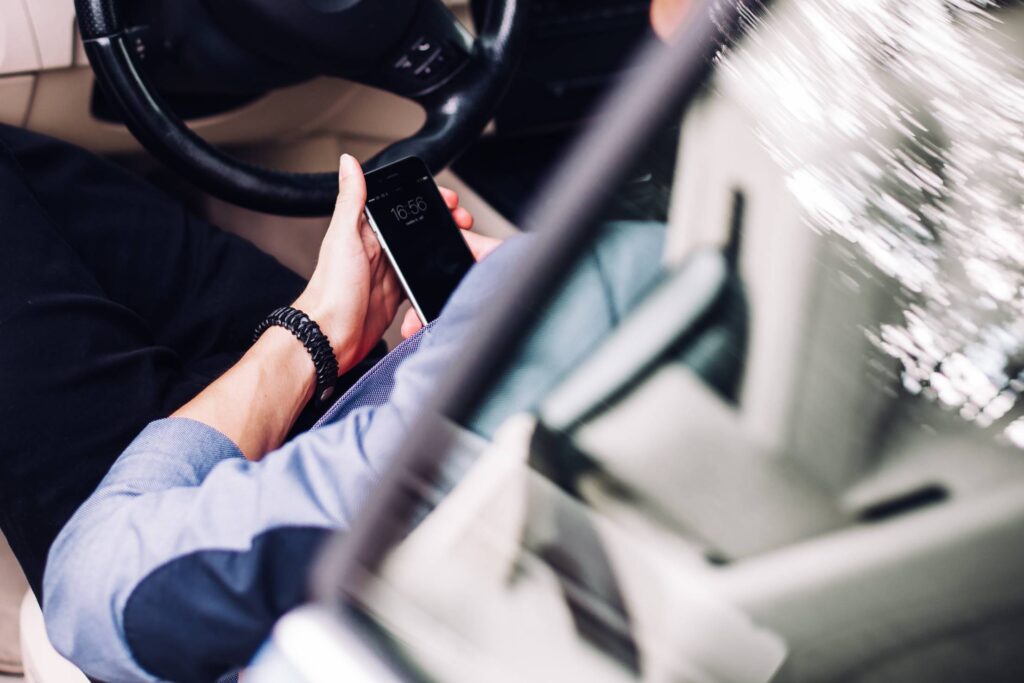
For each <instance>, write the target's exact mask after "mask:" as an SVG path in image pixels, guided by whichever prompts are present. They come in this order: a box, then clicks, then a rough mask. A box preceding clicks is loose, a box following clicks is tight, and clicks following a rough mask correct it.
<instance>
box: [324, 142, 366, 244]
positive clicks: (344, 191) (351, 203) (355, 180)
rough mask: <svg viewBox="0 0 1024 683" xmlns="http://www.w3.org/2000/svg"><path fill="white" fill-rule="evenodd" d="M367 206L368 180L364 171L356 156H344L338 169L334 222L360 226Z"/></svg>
mask: <svg viewBox="0 0 1024 683" xmlns="http://www.w3.org/2000/svg"><path fill="white" fill-rule="evenodd" d="M365 205H366V179H365V178H364V177H363V169H362V167H361V166H360V165H359V162H358V161H356V158H355V157H354V156H352V155H351V154H342V155H341V162H340V165H339V169H338V201H337V203H336V204H335V206H334V221H338V220H344V221H345V222H346V223H347V224H349V225H353V226H355V225H359V221H360V220H361V218H362V214H363V207H364V206H365ZM334 221H332V222H334Z"/></svg>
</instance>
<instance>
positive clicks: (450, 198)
mask: <svg viewBox="0 0 1024 683" xmlns="http://www.w3.org/2000/svg"><path fill="white" fill-rule="evenodd" d="M437 189H439V190H441V197H443V198H444V203H445V204H447V205H448V210H449V211H454V210H455V209H457V208H459V193H458V192H456V191H455V190H449V189H448V188H447V187H438V188H437Z"/></svg>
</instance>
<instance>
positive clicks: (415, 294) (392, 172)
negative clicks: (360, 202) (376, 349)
mask: <svg viewBox="0 0 1024 683" xmlns="http://www.w3.org/2000/svg"><path fill="white" fill-rule="evenodd" d="M366 190H367V194H366V197H367V200H366V213H367V215H368V216H369V218H370V222H371V224H372V225H373V227H374V230H375V231H376V233H377V237H378V238H379V239H380V241H381V243H382V244H383V245H384V249H385V251H387V253H388V256H389V258H390V259H391V264H392V265H393V266H394V268H395V270H396V271H397V273H398V277H399V279H400V280H401V281H402V285H403V287H404V288H405V291H406V294H408V295H409V298H410V299H411V300H412V303H413V306H414V307H415V308H416V312H417V313H418V314H419V316H420V318H421V319H422V320H423V322H425V323H428V322H430V321H432V320H434V319H435V318H437V316H438V315H440V313H441V309H442V308H444V305H445V303H446V302H447V301H448V297H450V296H451V295H452V292H454V291H455V288H456V287H457V286H458V284H459V282H460V281H461V280H462V278H463V277H464V276H465V275H466V272H467V271H469V269H470V268H471V267H472V266H473V255H472V254H471V253H470V251H469V247H467V246H466V241H465V240H464V239H463V238H462V234H461V232H460V231H459V228H458V226H457V225H455V221H454V220H453V219H452V216H451V213H450V212H449V211H448V207H447V206H446V205H445V203H444V198H443V197H441V193H440V191H439V190H438V189H437V185H435V184H434V179H433V177H432V176H431V175H430V171H429V170H428V169H427V166H426V164H424V163H423V162H422V161H421V160H419V159H417V158H415V157H409V158H407V159H402V160H401V161H396V162H395V163H393V164H389V165H387V166H385V167H383V168H379V169H377V170H376V171H371V172H370V173H367V174H366Z"/></svg>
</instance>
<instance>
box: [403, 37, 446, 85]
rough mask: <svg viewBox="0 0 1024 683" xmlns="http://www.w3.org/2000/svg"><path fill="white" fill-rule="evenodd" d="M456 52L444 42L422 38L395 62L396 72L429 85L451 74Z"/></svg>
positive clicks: (414, 42)
mask: <svg viewBox="0 0 1024 683" xmlns="http://www.w3.org/2000/svg"><path fill="white" fill-rule="evenodd" d="M454 62H455V50H453V49H452V48H451V46H449V45H446V44H445V43H443V42H438V41H435V40H433V39H431V38H428V37H427V36H420V37H419V38H417V39H416V40H415V41H413V43H412V45H410V46H409V48H408V49H407V50H406V51H405V52H404V53H403V54H402V56H401V57H399V58H398V60H396V61H395V71H398V72H399V73H401V74H402V75H404V76H411V77H412V78H413V79H415V80H416V81H417V83H418V84H419V85H421V86H422V85H429V84H431V83H433V82H435V81H439V80H441V79H442V78H443V77H444V76H446V75H448V74H449V73H450V72H451V68H450V67H451V65H452V64H453V63H454Z"/></svg>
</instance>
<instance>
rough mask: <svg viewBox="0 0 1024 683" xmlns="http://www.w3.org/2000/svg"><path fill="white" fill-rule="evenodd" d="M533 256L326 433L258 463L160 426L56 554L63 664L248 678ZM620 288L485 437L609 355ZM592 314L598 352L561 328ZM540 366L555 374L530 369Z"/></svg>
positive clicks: (174, 426) (602, 291) (343, 406)
mask: <svg viewBox="0 0 1024 683" xmlns="http://www.w3.org/2000/svg"><path fill="white" fill-rule="evenodd" d="M640 232H641V233H642V234H641V237H643V234H647V235H648V236H649V237H651V236H654V237H655V238H653V239H638V240H634V241H633V242H631V243H632V244H636V245H640V246H643V245H646V246H643V248H642V249H640V250H639V251H636V253H635V256H636V258H634V259H625V261H623V264H620V265H618V266H615V267H614V268H613V269H618V270H620V271H621V270H622V269H623V268H624V267H625V265H628V264H630V263H632V264H634V265H635V264H638V263H640V262H641V261H643V262H644V264H645V265H644V267H643V268H634V270H635V272H636V273H637V274H641V275H642V276H641V277H639V279H638V280H637V282H634V283H633V285H631V286H630V287H629V288H627V290H623V291H624V292H627V291H634V290H637V287H638V285H637V283H638V282H646V281H648V280H650V273H651V269H650V267H649V265H650V257H651V256H652V254H653V255H654V257H655V258H656V251H657V249H659V248H660V244H661V237H660V236H661V234H662V232H663V231H662V230H661V229H660V228H659V229H658V230H656V231H654V230H648V231H646V232H645V231H642V230H641V231H640ZM530 244H531V242H530V240H528V239H522V238H519V239H514V240H510V241H509V242H508V243H507V244H506V245H504V246H503V247H502V248H500V249H498V250H497V251H495V252H494V254H492V255H491V256H490V257H489V258H488V259H487V260H486V261H485V262H484V263H482V264H480V265H479V266H478V267H476V268H474V269H473V270H472V271H471V272H470V274H469V276H467V278H466V280H465V281H464V282H463V284H462V285H461V286H460V288H459V290H458V291H457V292H456V294H455V295H454V296H453V297H452V300H451V301H450V302H449V305H448V306H447V307H446V309H445V311H444V313H443V314H442V316H441V318H440V319H439V320H438V321H437V322H436V323H435V324H433V325H431V326H429V327H427V328H426V329H425V330H424V331H422V332H421V333H420V335H418V336H417V337H414V338H413V339H410V340H409V341H407V342H405V343H404V344H402V345H400V346H399V347H398V348H397V349H396V350H395V351H394V352H392V354H390V355H389V356H388V357H387V358H385V360H384V361H382V362H381V363H380V364H378V366H376V367H375V368H374V369H373V370H371V371H370V373H369V374H368V375H367V376H366V377H364V378H363V380H361V381H360V382H359V383H357V385H356V386H355V387H353V389H352V390H350V391H349V392H348V393H347V394H346V395H345V397H343V398H342V400H341V401H340V402H339V404H338V405H337V406H336V407H335V409H333V410H332V411H331V413H330V415H328V419H327V420H326V421H325V422H324V423H323V424H321V425H320V426H319V427H318V428H316V429H314V430H311V431H310V432H307V433H305V434H302V435H300V436H299V437H297V438H295V439H294V440H292V441H291V442H289V443H288V444H286V445H285V446H283V447H282V448H281V449H279V450H278V451H275V452H273V453H270V454H268V455H267V456H266V457H265V458H264V459H263V460H262V461H261V462H259V463H251V462H248V461H247V460H245V459H244V458H243V457H242V455H241V453H240V452H239V450H238V448H237V447H236V446H235V445H234V444H233V443H232V442H231V441H230V440H229V439H227V437H225V436H224V435H223V434H221V433H219V432H217V431H216V430H214V429H212V428H210V427H208V426H206V425H203V424H201V423H198V422H194V421H191V420H186V419H180V418H171V419H167V420H161V421H158V422H154V423H153V424H151V425H150V426H149V427H147V428H146V429H145V430H144V431H143V432H142V433H141V434H140V435H139V436H138V438H136V440H135V441H134V442H133V443H132V444H131V445H130V446H129V447H128V449H127V450H126V451H125V452H124V453H123V454H122V455H121V456H120V458H119V459H118V460H117V462H116V463H115V465H114V466H113V468H112V469H111V471H110V472H109V473H108V475H107V476H106V477H105V478H104V479H103V481H102V482H101V483H100V485H99V487H98V489H97V490H96V492H95V493H94V494H93V495H92V496H91V497H90V498H89V499H88V500H87V501H86V503H85V504H84V505H83V506H82V507H81V508H80V509H79V510H78V512H77V513H76V514H75V515H74V517H73V518H72V519H71V520H70V521H69V522H68V524H67V525H66V527H65V528H64V529H63V531H62V532H61V534H60V535H59V536H58V538H57V540H56V541H55V543H54V545H53V547H52V548H51V550H50V556H49V559H48V562H47V569H46V573H45V577H44V596H45V597H44V604H43V611H44V616H45V619H46V624H47V630H48V633H49V635H50V639H51V641H52V642H53V644H54V646H55V647H56V648H57V650H58V651H59V652H60V653H61V654H63V655H64V656H65V657H67V658H68V659H70V660H71V661H72V662H74V663H75V664H76V665H77V666H79V667H80V668H81V669H82V670H83V671H84V672H85V673H86V674H88V675H90V676H92V677H95V678H99V679H101V680H109V681H125V682H130V681H153V680H161V679H167V680H177V681H192V680H206V681H209V680H217V679H218V678H220V677H221V676H223V675H224V674H225V673H228V672H230V671H232V670H234V669H237V668H238V667H240V666H242V665H244V664H245V663H246V662H247V661H248V660H249V659H250V657H251V656H252V655H253V653H254V652H255V651H256V649H257V648H258V647H259V645H260V643H261V642H262V641H263V640H264V639H265V638H266V636H267V635H268V633H269V632H270V629H271V627H272V625H273V623H274V621H276V619H277V618H278V617H280V616H281V615H282V614H283V613H285V612H286V611H288V610H289V609H291V608H292V607H295V606H297V605H298V604H301V603H302V602H303V601H304V599H305V597H306V577H307V575H308V569H309V566H310V564H311V562H312V561H313V558H314V556H315V554H316V552H317V550H318V549H319V547H320V545H321V543H322V542H323V540H324V539H325V537H326V536H327V535H328V534H329V533H331V532H332V531H336V530H344V529H346V528H347V527H348V526H349V524H350V523H351V521H352V519H353V516H354V515H355V514H356V513H357V511H358V510H359V509H360V507H361V506H362V504H363V502H364V501H365V500H366V499H367V497H368V496H369V495H371V493H372V491H373V488H374V485H375V484H376V482H377V479H378V476H379V475H380V474H381V473H382V471H383V470H384V468H385V467H387V465H388V463H389V462H390V461H391V458H392V457H393V455H394V453H395V452H396V450H397V448H398V446H399V444H400V442H401V439H402V437H403V436H404V435H405V434H406V432H407V431H408V427H409V424H410V423H411V421H412V420H413V419H414V418H415V416H416V414H417V413H418V411H419V410H420V408H421V407H422V406H423V405H424V403H425V400H426V399H427V397H428V396H429V395H430V393H431V392H432V391H433V389H434V387H435V386H436V384H437V379H438V378H439V377H441V376H443V375H444V373H445V372H446V371H447V369H448V368H450V367H451V366H452V365H453V364H454V363H457V362H458V355H459V353H460V350H461V348H462V346H463V343H464V340H465V338H466V336H467V335H468V334H470V333H471V329H472V326H473V324H474V323H475V321H476V319H477V317H478V315H479V312H480V310H481V308H482V307H484V306H487V305H488V304H489V303H490V302H491V301H493V300H494V298H495V296H496V295H497V293H498V292H499V290H500V289H502V288H504V287H506V286H507V283H508V282H509V279H510V278H513V277H515V276H516V274H517V273H518V272H520V268H519V267H518V266H519V265H520V264H521V261H522V259H523V258H525V257H526V253H527V252H528V250H529V247H530ZM610 253H611V252H610ZM615 258H617V259H619V260H620V261H621V260H623V257H622V256H621V255H620V256H617V257H615ZM592 260H593V263H592V264H591V267H590V268H589V270H590V271H592V272H591V274H590V275H583V276H581V277H595V274H596V277H597V278H598V280H603V279H605V276H606V275H607V274H606V273H604V272H603V271H604V270H605V269H606V268H607V267H608V266H609V263H612V262H610V261H608V257H607V256H606V257H602V256H601V255H600V254H597V255H594V256H593V259H592ZM584 270H588V269H584ZM626 270H628V268H627V269H626ZM623 272H625V271H623ZM577 279H578V278H577ZM627 280H628V278H627ZM607 285H608V283H604V284H602V283H601V282H592V283H590V284H589V285H587V286H586V287H583V288H582V290H581V291H583V290H585V292H589V293H590V295H589V298H588V296H583V297H582V299H581V298H580V297H579V296H576V297H575V298H574V299H573V302H572V303H573V305H572V306H571V308H572V309H573V310H574V311H576V313H575V317H568V318H567V317H565V316H563V315H560V314H559V312H558V311H554V312H549V314H548V316H547V317H548V318H549V319H553V320H556V321H557V320H561V321H562V322H561V324H558V323H557V322H556V323H552V324H555V327H554V328H552V329H551V330H550V333H549V334H547V335H544V336H545V338H546V340H547V342H548V345H550V342H552V341H553V339H552V337H558V336H559V335H562V334H563V333H564V334H568V337H567V338H569V339H572V340H573V342H574V343H573V344H571V345H564V344H562V345H560V346H558V345H556V346H557V348H561V349H563V350H562V351H560V352H559V353H558V354H557V355H556V356H551V354H550V353H548V355H545V354H544V353H543V352H542V351H543V349H544V348H547V346H546V345H545V344H541V345H540V346H538V347H537V349H535V350H534V351H533V352H532V353H533V354H534V355H533V357H531V356H530V355H529V353H530V352H529V351H528V354H527V356H526V357H524V358H520V359H518V361H517V366H519V367H520V369H521V370H522V372H520V373H518V375H517V376H518V377H519V379H518V380H515V379H513V380H512V383H511V384H510V385H508V386H505V387H503V388H502V394H503V395H504V396H505V398H504V399H503V400H502V401H501V402H500V410H498V409H497V408H496V407H493V406H492V407H490V408H488V409H486V410H484V416H483V417H482V419H480V420H478V421H477V424H475V425H471V426H473V427H474V428H477V431H480V432H481V433H484V434H487V433H488V432H489V431H490V427H491V426H492V425H494V424H496V423H497V422H498V421H499V420H500V415H498V413H501V414H505V415H507V414H508V412H515V411H518V410H522V409H527V408H529V407H530V404H531V402H532V401H535V400H537V399H538V398H539V396H541V395H543V391H544V388H545V387H547V386H548V385H549V384H550V383H551V382H553V381H555V380H556V379H557V378H558V377H559V376H560V375H561V374H564V372H566V371H567V368H569V367H570V366H572V365H574V364H575V362H576V360H577V359H578V357H579V356H580V355H581V354H583V353H584V352H585V351H586V349H588V348H590V347H591V346H592V345H593V344H594V343H596V340H597V338H598V336H599V334H600V333H601V331H603V330H607V329H608V328H609V326H610V325H611V324H612V323H613V321H614V318H615V309H617V308H619V307H621V306H624V305H625V301H626V300H627V299H629V296H627V295H626V294H622V293H621V292H620V293H619V294H616V293H615V290H614V287H613V288H612V289H609V287H608V286H607ZM567 291H571V287H570V288H569V290H567ZM581 310H583V311H584V312H583V313H580V311H581ZM580 315H583V317H584V318H585V319H587V321H588V322H589V323H590V324H589V325H587V326H586V327H587V328H588V329H590V330H591V332H590V333H588V334H590V336H592V337H593V339H589V340H588V341H587V343H581V335H580V331H579V330H578V329H568V330H563V328H564V327H565V325H566V324H569V325H570V326H571V327H573V326H575V325H576V322H578V321H579V320H580V317H579V316H580ZM555 341H557V340H555ZM538 354H539V355H538ZM538 364H540V365H543V366H544V367H545V368H546V371H544V370H542V369H541V370H538V369H537V368H534V369H533V370H530V367H532V366H535V365H538ZM555 366H558V367H557V368H556V367H555ZM396 367H397V369H396ZM541 377H543V381H540V380H539V378H541ZM538 381H540V385H537V384H536V383H537V382H538ZM531 386H532V387H533V388H532V389H530V387H531Z"/></svg>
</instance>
